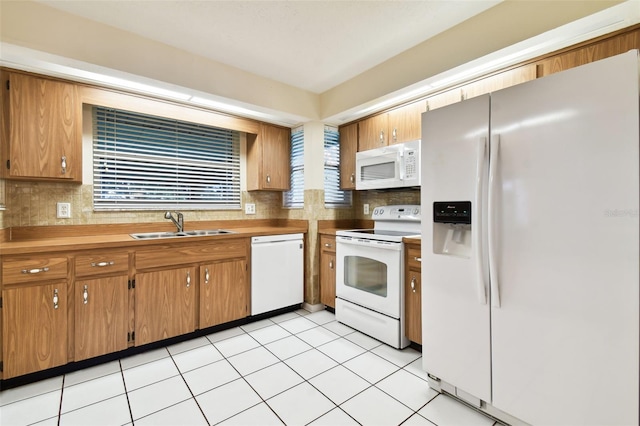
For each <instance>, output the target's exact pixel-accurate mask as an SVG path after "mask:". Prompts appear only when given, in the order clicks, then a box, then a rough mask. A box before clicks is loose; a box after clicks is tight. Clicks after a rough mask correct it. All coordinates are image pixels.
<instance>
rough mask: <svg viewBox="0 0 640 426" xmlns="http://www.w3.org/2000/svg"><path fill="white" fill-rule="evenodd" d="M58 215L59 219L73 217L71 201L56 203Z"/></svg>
mask: <svg viewBox="0 0 640 426" xmlns="http://www.w3.org/2000/svg"><path fill="white" fill-rule="evenodd" d="M56 217H57V218H58V219H69V218H71V203H57V204H56Z"/></svg>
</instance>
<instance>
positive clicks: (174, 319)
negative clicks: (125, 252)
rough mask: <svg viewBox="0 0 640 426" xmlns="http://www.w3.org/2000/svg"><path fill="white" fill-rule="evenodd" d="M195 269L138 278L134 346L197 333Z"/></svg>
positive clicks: (142, 275)
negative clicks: (193, 332)
mask: <svg viewBox="0 0 640 426" xmlns="http://www.w3.org/2000/svg"><path fill="white" fill-rule="evenodd" d="M196 280H197V276H196V268H195V267H191V268H177V269H170V270H165V271H156V272H145V273H141V274H137V275H136V288H135V291H136V297H135V333H136V336H135V345H136V346H140V345H144V344H146V343H151V342H155V341H158V340H162V339H167V338H169V337H174V336H178V335H180V334H185V333H190V332H192V331H194V330H195V328H196V327H195V322H196V310H195V300H196V298H195V295H196V293H195V292H196Z"/></svg>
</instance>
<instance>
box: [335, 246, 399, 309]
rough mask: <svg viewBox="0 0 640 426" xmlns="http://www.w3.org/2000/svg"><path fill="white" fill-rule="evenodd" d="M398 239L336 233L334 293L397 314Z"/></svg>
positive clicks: (366, 306)
mask: <svg viewBox="0 0 640 426" xmlns="http://www.w3.org/2000/svg"><path fill="white" fill-rule="evenodd" d="M402 247H403V245H402V243H401V242H388V241H375V240H367V239H361V238H352V237H343V236H337V237H336V259H337V260H336V296H337V297H338V298H340V299H343V300H347V301H349V302H352V303H355V304H357V305H360V306H363V307H365V308H369V309H372V310H374V311H377V312H380V313H382V314H385V315H388V316H390V317H393V318H396V319H399V318H400V312H401V309H400V295H401V292H402V286H401V282H402V269H403V268H402Z"/></svg>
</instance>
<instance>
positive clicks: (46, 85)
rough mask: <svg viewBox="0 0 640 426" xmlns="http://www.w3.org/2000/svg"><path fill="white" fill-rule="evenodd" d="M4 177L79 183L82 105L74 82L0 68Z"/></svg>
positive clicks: (80, 171)
mask: <svg viewBox="0 0 640 426" xmlns="http://www.w3.org/2000/svg"><path fill="white" fill-rule="evenodd" d="M2 82H3V87H2V93H3V96H2V106H3V113H2V121H3V123H2V128H3V129H2V132H3V133H2V135H3V141H6V143H4V144H3V147H2V157H3V158H2V160H3V161H2V163H3V164H2V170H3V176H4V177H6V178H13V179H27V180H31V179H34V180H64V181H72V182H81V181H82V127H81V126H82V125H81V120H82V105H81V102H80V100H79V97H78V94H77V89H76V86H75V85H73V84H69V83H64V82H61V81H57V80H50V79H46V78H40V77H33V76H29V75H25V74H19V73H9V72H5V71H3V72H2Z"/></svg>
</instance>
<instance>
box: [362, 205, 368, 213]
mask: <svg viewBox="0 0 640 426" xmlns="http://www.w3.org/2000/svg"><path fill="white" fill-rule="evenodd" d="M363 210H364V214H369V204H365V205H364V209H363Z"/></svg>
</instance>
